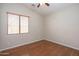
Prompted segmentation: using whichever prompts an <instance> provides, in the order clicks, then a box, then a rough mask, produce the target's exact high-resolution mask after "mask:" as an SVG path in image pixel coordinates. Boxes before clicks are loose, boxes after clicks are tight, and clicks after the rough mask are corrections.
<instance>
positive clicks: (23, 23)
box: [8, 13, 28, 34]
mask: <svg viewBox="0 0 79 59" xmlns="http://www.w3.org/2000/svg"><path fill="white" fill-rule="evenodd" d="M27 32H28V17H26V16H23V15H17V14H12V13H8V34H19V33H27Z"/></svg>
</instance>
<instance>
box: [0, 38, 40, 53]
mask: <svg viewBox="0 0 79 59" xmlns="http://www.w3.org/2000/svg"><path fill="white" fill-rule="evenodd" d="M40 40H41V39H40ZM40 40H34V41H31V42H28V43H22V44H18V45H16V46H12V47H8V48H5V49H0V51H4V50H7V49H12V48H16V47H19V46H23V45H27V44H31V43H34V42H37V41H40Z"/></svg>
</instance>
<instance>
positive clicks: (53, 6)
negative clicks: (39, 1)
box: [23, 3, 76, 16]
mask: <svg viewBox="0 0 79 59" xmlns="http://www.w3.org/2000/svg"><path fill="white" fill-rule="evenodd" d="M23 4H24V5H25V6H26V7H27V8H29V9H31V10H33V11H35V12H37V13H39V14H40V15H42V16H46V15H49V14H51V13H53V12H56V11H59V10H62V9H64V8H68V7H70V6H72V5H76V3H49V4H50V6H49V7H47V6H46V5H42V6H40V7H39V8H37V7H34V6H32V4H33V3H23Z"/></svg>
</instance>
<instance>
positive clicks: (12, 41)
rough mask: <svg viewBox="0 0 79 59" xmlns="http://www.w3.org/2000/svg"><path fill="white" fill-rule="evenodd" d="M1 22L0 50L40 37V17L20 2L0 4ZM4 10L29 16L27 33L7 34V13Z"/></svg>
mask: <svg viewBox="0 0 79 59" xmlns="http://www.w3.org/2000/svg"><path fill="white" fill-rule="evenodd" d="M0 10H1V13H0V14H1V17H0V18H1V19H0V20H1V24H0V31H1V35H0V36H1V37H2V38H0V50H4V49H7V48H11V47H16V46H20V45H23V44H28V43H31V42H34V41H38V40H40V39H42V28H43V27H42V24H43V23H42V17H41V16H40V15H38V14H37V13H35V12H33V11H31V10H29V9H28V8H26V7H25V6H23V5H20V4H2V6H1V8H0ZM6 12H14V13H17V14H22V15H26V16H30V18H29V33H27V34H22V35H21V34H20V35H8V34H7V14H6Z"/></svg>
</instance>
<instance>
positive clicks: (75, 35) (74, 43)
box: [45, 5, 79, 50]
mask: <svg viewBox="0 0 79 59" xmlns="http://www.w3.org/2000/svg"><path fill="white" fill-rule="evenodd" d="M45 29H46V30H45V36H46V39H47V40H49V41H52V42H57V43H59V44H63V45H65V46H69V47H72V48H75V49H78V50H79V6H78V5H75V6H72V7H69V8H67V9H63V10H61V11H58V12H55V13H52V15H50V16H48V17H46V19H45Z"/></svg>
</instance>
